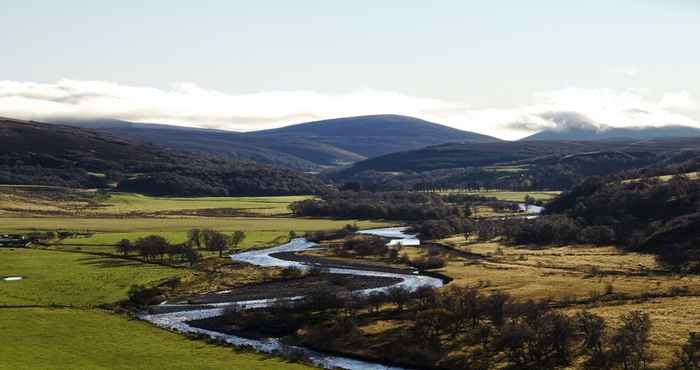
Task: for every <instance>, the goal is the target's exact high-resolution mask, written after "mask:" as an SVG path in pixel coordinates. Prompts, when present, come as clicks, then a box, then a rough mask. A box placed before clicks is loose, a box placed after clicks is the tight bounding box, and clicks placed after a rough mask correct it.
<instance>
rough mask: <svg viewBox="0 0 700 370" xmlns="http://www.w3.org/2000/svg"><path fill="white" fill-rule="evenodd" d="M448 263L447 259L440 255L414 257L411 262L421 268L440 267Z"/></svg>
mask: <svg viewBox="0 0 700 370" xmlns="http://www.w3.org/2000/svg"><path fill="white" fill-rule="evenodd" d="M446 264H447V263H446V262H445V259H444V258H442V257H438V256H431V257H427V258H426V257H421V258H417V259H414V260H412V261H411V262H410V263H409V265H410V266H413V267H415V268H417V269H419V270H432V269H439V268H443V267H445V265H446Z"/></svg>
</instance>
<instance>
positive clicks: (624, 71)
mask: <svg viewBox="0 0 700 370" xmlns="http://www.w3.org/2000/svg"><path fill="white" fill-rule="evenodd" d="M612 71H613V72H615V73H617V74H621V75H625V76H627V77H637V76H639V74H640V73H641V70H640V68H639V67H637V66H633V65H624V66H617V67H615V68H612Z"/></svg>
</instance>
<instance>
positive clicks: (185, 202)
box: [0, 185, 311, 216]
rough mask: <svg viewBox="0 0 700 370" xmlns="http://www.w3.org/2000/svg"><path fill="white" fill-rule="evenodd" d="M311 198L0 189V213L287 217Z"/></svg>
mask: <svg viewBox="0 0 700 370" xmlns="http://www.w3.org/2000/svg"><path fill="white" fill-rule="evenodd" d="M309 198H311V196H279V197H191V198H184V197H180V198H175V197H151V196H146V195H141V194H133V193H111V194H109V195H99V194H97V193H96V192H94V191H86V190H73V189H62V188H55V187H32V186H7V185H6V186H0V210H4V211H5V212H16V213H27V212H29V213H31V212H62V213H70V214H76V215H83V216H87V215H95V216H98V215H99V216H106V215H112V216H120V215H125V214H155V213H167V214H177V213H186V212H191V211H201V210H211V209H225V210H232V211H237V212H245V213H252V214H257V215H264V216H271V215H285V214H289V213H290V211H289V209H288V206H289V204H290V203H292V202H296V201H300V200H304V199H309Z"/></svg>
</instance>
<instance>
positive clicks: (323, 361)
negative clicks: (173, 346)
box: [138, 227, 443, 370]
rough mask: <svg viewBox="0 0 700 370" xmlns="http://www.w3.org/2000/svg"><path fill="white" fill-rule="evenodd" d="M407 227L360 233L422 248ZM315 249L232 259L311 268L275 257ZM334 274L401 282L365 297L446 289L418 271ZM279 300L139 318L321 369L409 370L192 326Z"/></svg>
mask: <svg viewBox="0 0 700 370" xmlns="http://www.w3.org/2000/svg"><path fill="white" fill-rule="evenodd" d="M406 231H407V228H405V227H394V228H384V229H371V230H361V231H358V234H365V235H376V236H381V237H385V238H388V239H390V241H389V243H388V245H420V240H418V239H417V238H416V237H415V236H414V235H410V234H408V233H406ZM313 248H318V245H317V244H316V243H313V242H310V241H308V240H306V239H303V238H300V239H294V240H291V241H290V242H289V243H287V244H283V245H280V246H277V247H273V248H268V249H262V250H254V251H248V252H243V253H238V254H234V255H232V256H231V259H233V260H234V261H239V262H247V263H250V264H253V265H257V266H262V267H288V266H293V267H297V268H302V269H307V268H310V267H312V266H310V265H307V264H305V263H303V262H297V261H288V260H284V259H282V258H278V257H273V256H272V255H276V254H278V253H283V252H301V251H305V250H309V249H313ZM328 272H329V273H332V274H348V275H356V276H379V277H388V278H397V279H400V282H398V283H396V284H394V285H390V286H386V287H380V288H372V289H364V290H359V291H357V292H358V293H361V294H369V293H371V292H374V291H386V290H388V289H390V288H393V287H401V288H404V289H406V290H410V291H412V290H415V289H416V288H418V287H420V286H426V285H427V286H432V287H435V288H439V287H441V286H442V284H443V282H442V280H440V279H437V278H434V277H430V276H425V275H420V274H419V273H418V271H416V272H415V273H413V274H402V273H390V272H380V271H368V270H362V269H358V268H356V267H352V268H350V267H348V268H342V267H332V268H330V269H329V270H328ZM301 298H303V297H301V296H297V297H291V298H285V299H286V300H290V299H291V300H296V299H301ZM275 301H276V299H258V300H249V301H232V302H223V303H214V304H207V305H203V306H199V307H197V308H193V307H192V306H191V305H186V304H167V303H166V304H161V305H159V306H158V307H159V308H161V309H166V310H167V311H170V312H167V313H159V314H148V313H143V314H140V315H139V316H138V317H139V318H140V319H142V320H146V321H149V322H151V323H153V324H154V325H157V326H159V327H162V328H166V329H169V330H173V331H177V332H181V333H192V334H200V335H204V336H208V337H210V338H212V339H216V340H219V341H222V342H226V343H228V344H231V345H233V346H235V347H239V348H251V349H253V350H255V351H257V352H262V353H269V354H275V353H285V352H296V353H303V354H304V357H305V358H307V359H308V360H309V361H310V362H311V363H313V364H314V365H316V366H318V367H322V368H325V369H347V370H355V369H359V370H405V369H403V368H400V367H392V366H386V365H382V364H378V363H372V362H367V361H361V360H356V359H351V358H346V357H341V356H333V355H328V354H323V353H320V352H317V351H313V350H310V349H307V348H304V347H297V346H289V345H286V344H283V343H281V342H280V341H279V340H277V339H274V338H272V339H263V340H261V339H248V338H243V337H239V336H236V335H231V334H225V333H220V332H216V331H211V330H206V329H201V328H196V327H194V326H191V325H189V322H190V321H193V320H200V319H207V318H212V317H216V316H220V315H222V314H223V313H224V310H225V309H226V307H231V306H238V307H240V308H242V309H250V308H263V307H268V306H271V305H272V304H274V303H275Z"/></svg>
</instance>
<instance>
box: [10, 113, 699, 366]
mask: <svg viewBox="0 0 700 370" xmlns="http://www.w3.org/2000/svg"><path fill="white" fill-rule="evenodd" d="M373 119H381V120H385V119H389V120H393V119H397V120H399V122H404V123H397V124H407V125H409V126H410V124H416V125H418V126H415V127H413V126H412V128H411V129H412V130H418V131H419V132H424V133H423V134H422V135H423V136H424V137H428V136H430V135H431V134H429V132H438V133H440V132H441V134H439V135H438V134H435V135H436V136H435V137H433V138H431V139H430V140H436V141H437V142H436V144H438V145H434V146H427V147H425V145H430V144H432V142H430V143H428V144H425V142H424V141H423V142H421V143H411V142H410V141H409V140H407V139H406V140H403V139H402V140H398V141H391V140H389V139H387V140H386V141H387V143H388V145H387V146H386V148H394V149H391V150H399V149H398V148H399V147H398V146H397V147H392V145H394V144H396V145H399V144H400V145H401V148H402V149H400V150H404V151H400V152H389V153H381V152H371V151H363V150H365V149H367V148H365V149H362V145H368V146H376V145H378V144H377V143H379V142H381V141H382V140H383V139H386V137H385V136H386V135H388V134H389V133H390V131H391V129H390V127H384V128H383V129H382V130H380V132H378V133H376V136H375V137H374V138H373V139H372V140H369V139H367V137H365V136H366V135H368V134H369V132H370V131H371V130H370V128H369V126H367V125H369V123H367V122H368V120H370V121H369V122H375V123H376V122H379V121H372V120H373ZM405 120H406V118H405V117H394V116H378V117H374V116H367V117H360V118H358V119H353V120H340V121H331V122H315V123H310V124H301V125H298V126H300V127H294V126H292V127H289V128H285V129H276V130H272V131H270V132H260V133H251V134H245V135H244V134H231V133H220V132H217V131H211V130H194V131H193V130H191V129H174V128H159V127H153V125H143V126H141V125H138V124H124V123H122V122H116V123H112V126H109V125H107V126H105V128H104V129H96V130H95V131H90V130H86V129H82V128H75V127H68V126H52V125H50V124H42V123H38V122H25V121H13V120H9V121H8V120H6V121H3V122H6V129H5V131H0V139H3V138H5V139H4V140H6V141H7V140H8V139H7V138H9V137H10V136H9V134H8V133H11V135H14V136H12V137H18V136H21V137H23V140H24V141H23V142H13V143H12V146H8V147H7V148H9V149H5V151H4V152H2V153H0V154H1V156H0V159H1V160H0V165H1V166H2V168H1V169H2V171H4V172H2V173H0V175H2V176H4V177H2V184H1V186H0V235H3V238H4V239H2V240H7V243H8V245H3V243H5V242H3V241H2V240H0V277H3V280H1V281H0V318H2V321H0V322H1V324H0V325H2V326H0V328H1V329H2V331H3V332H4V333H9V334H7V335H5V336H3V337H2V339H0V348H2V349H0V355H1V356H2V358H3V359H7V360H5V362H4V363H3V364H0V368H8V369H17V368H27V369H30V368H37V367H39V368H57V369H60V368H69V367H71V366H78V367H80V368H115V367H114V366H111V365H109V366H108V365H107V364H111V363H112V362H114V361H115V356H121V357H124V358H126V359H127V360H125V362H123V365H120V366H122V368H130V369H131V368H135V369H140V368H142V369H146V368H152V367H153V366H155V365H154V364H158V366H161V367H164V368H168V369H170V368H172V369H179V368H197V369H199V368H202V369H209V368H217V369H227V368H231V369H240V368H243V369H264V368H275V369H278V368H279V369H286V368H290V369H301V368H313V367H322V368H342V369H348V370H353V369H385V368H390V369H427V370H445V369H447V370H458V369H465V368H474V369H534V368H537V369H559V368H577V369H578V368H611V369H613V368H621V367H623V366H624V364H625V363H633V364H636V365H634V366H632V367H630V368H633V369H636V370H640V369H667V368H668V369H674V370H675V369H676V368H674V367H673V366H675V365H674V364H676V363H677V362H678V361H680V359H681V358H682V356H683V354H684V353H686V352H682V351H691V350H694V349H693V348H694V347H692V345H693V342H692V338H693V337H692V333H695V332H697V331H700V327H698V325H697V320H696V315H697V313H696V312H695V310H694V309H692V308H687V307H694V306H695V305H697V303H698V302H697V300H698V299H700V298H699V297H700V275H698V273H697V272H698V266H700V259H699V258H698V254H697V252H696V251H697V249H696V248H695V245H696V242H697V238H698V237H697V232H696V229H695V226H696V224H697V206H698V201H697V199H700V198H699V197H698V196H697V194H698V192H699V190H698V189H700V185H698V184H699V182H698V181H699V180H698V179H697V176H695V175H696V173H697V172H698V171H700V165H699V164H700V162H698V160H697V155H696V153H697V151H698V150H699V149H700V147H698V145H699V144H698V143H699V142H698V141H697V139H695V138H664V139H654V140H645V141H637V140H629V139H625V140H615V141H604V140H603V141H600V140H599V141H575V142H568V141H556V140H555V141H547V140H542V141H521V142H520V141H519V142H504V141H497V140H489V138H487V137H486V138H484V137H472V136H468V134H458V133H456V132H454V131H450V130H447V131H444V129H443V128H441V127H436V126H435V124H432V123H425V122H422V121H419V120H418V121H412V120H409V121H410V122H411V123H410V124H409V123H406V122H405ZM95 125H98V124H97V123H95ZM344 125H349V126H347V127H350V130H351V131H358V130H362V135H365V136H359V137H357V138H356V139H353V140H356V141H357V143H354V142H353V143H352V144H353V145H352V146H344V145H345V144H344V143H343V142H342V141H343V140H342V138H343V137H345V136H348V135H350V136H352V135H351V134H352V132H351V131H347V132H346V131H343V130H346V128H345V126H344ZM353 125H356V126H353ZM353 127H354V129H353ZM108 129H109V130H113V131H112V132H109V133H107V132H106V131H107V130H108ZM120 130H122V131H120ZM133 130H154V132H156V131H157V130H173V132H177V133H188V134H187V135H189V134H192V135H195V136H196V135H198V134H201V135H207V137H209V138H216V137H219V136H221V138H222V140H224V139H225V140H229V139H227V137H229V136H237V135H243V136H246V137H255V136H256V135H257V136H259V137H261V138H263V137H264V138H265V140H270V142H276V140H282V139H280V138H284V140H285V143H286V144H285V145H292V146H294V145H296V144H289V143H293V142H295V141H294V140H298V139H300V138H303V137H307V138H313V139H309V140H315V141H317V142H318V143H321V144H322V145H323V146H324V147H325V148H330V147H331V146H333V147H334V148H336V149H333V150H342V151H344V153H350V152H352V153H356V154H357V153H361V154H357V155H351V157H347V158H346V159H347V162H344V163H340V162H338V161H337V158H338V157H333V156H329V155H328V154H327V153H326V154H323V156H325V158H326V159H327V160H329V161H330V162H326V163H322V162H320V161H319V159H318V158H317V159H314V160H313V163H314V165H313V169H314V171H311V172H317V170H321V172H320V173H317V174H316V173H313V174H312V173H309V171H306V172H300V171H298V168H296V169H294V166H291V167H290V166H288V165H287V164H288V163H290V162H285V160H283V161H279V162H277V161H276V160H275V161H274V162H275V163H274V165H269V164H268V163H267V162H266V161H268V160H270V158H271V157H268V158H267V159H264V160H260V161H257V162H256V161H247V160H241V159H240V158H238V157H235V156H231V155H229V154H230V153H229V154H222V153H214V152H207V153H203V152H198V151H196V150H194V151H193V150H191V149H192V148H189V149H190V150H186V148H184V147H185V146H182V148H180V147H178V148H177V149H176V148H174V147H171V146H167V145H165V146H164V145H163V143H160V144H157V145H156V144H151V143H146V142H143V141H142V140H143V138H136V137H135V136H132V135H136V133H135V132H136V131H133ZM387 130H388V131H387ZM421 130H428V131H421ZM126 131H128V132H130V134H128V135H127V134H124V132H126ZM195 131H196V132H195ZM409 131H410V130H409ZM3 132H4V133H5V136H3V135H2V133H3ZM38 132H39V133H38ZM140 132H141V133H140V134H139V135H141V134H142V133H143V132H145V131H140ZM149 132H150V131H149ZM158 132H159V131H158ZM105 135H123V136H105ZM153 135H155V133H154V134H153ZM297 135H298V136H297ZM343 135H345V136H343ZM397 135H398V134H397ZM465 135H466V136H465ZM350 136H348V137H350ZM399 136H400V135H399ZM47 137H48V138H50V140H49V141H51V144H52V145H46V146H45V147H42V146H37V143H38V142H42V143H43V142H46V141H47V140H48V139H47ZM167 137H170V138H172V140H174V138H175V137H176V136H168V135H164V136H163V138H167ZM177 137H178V138H179V139H178V140H186V139H183V138H185V137H188V136H182V137H181V136H177ZM442 138H454V140H451V139H442ZM64 139H65V140H67V141H65V145H64V144H61V143H62V140H64ZM68 139H70V140H68ZM471 139H474V140H473V141H470V140H471ZM164 140H165V139H164ZM168 140H170V139H168ZM287 140H291V141H287ZM373 140H375V141H373ZM426 140H427V139H426ZM441 140H446V142H447V143H443V142H440V141H441ZM195 141H196V140H194V139H193V141H192V145H209V144H202V143H196V142H195ZM346 141H348V140H346ZM351 141H352V140H351ZM173 143H174V141H173ZM248 143H249V144H250V143H253V141H248ZM360 143H362V145H360ZM373 143H374V144H373ZM391 143H394V144H391ZM355 144H357V145H355ZM71 145H72V146H75V148H78V149H75V150H74V149H72V148H69V146H71ZM227 145H228V144H227ZM250 145H253V144H250ZM348 145H349V144H348ZM303 147H304V145H300V146H298V147H295V150H302V151H303V150H306V149H303ZM30 148H31V149H30ZM212 150H215V149H214V148H212ZM314 150H316V149H314ZM367 150H369V149H367ZM388 150H389V149H388ZM307 153H310V152H307ZM315 153H318V152H315ZM316 155H318V154H313V156H316ZM298 158H302V159H303V161H308V162H309V163H311V162H312V161H311V159H312V157H304V156H299V157H298ZM333 158H336V159H333ZM295 161H296V159H295ZM333 161H335V162H333ZM342 161H344V160H341V162H342ZM331 162H332V163H331ZM297 163H301V162H297ZM307 169H308V168H307ZM3 174H4V175H3ZM4 235H6V236H4ZM12 243H15V244H12ZM5 278H8V279H5ZM18 318H21V320H23V321H26V322H36V323H35V324H32V325H30V326H31V328H30V329H29V330H28V331H27V332H26V333H27V334H26V335H24V334H23V331H22V329H21V325H20V324H18V323H17V320H18ZM591 325H593V326H594V328H595V330H598V331H599V333H600V335H599V336H598V337H596V338H597V339H596V338H591V337H590V335H591V333H590V332H589V331H588V330H589V329H590V326H591ZM68 333H74V334H75V335H78V336H80V335H83V336H86V337H90V338H92V340H91V341H90V342H89V343H84V344H81V351H82V353H84V354H85V356H84V358H77V357H76V354H75V352H74V348H75V347H76V346H78V344H77V343H75V342H74V341H73V340H63V339H62V338H63V337H64V336H67V335H69V334H68ZM623 337H624V338H628V337H632V338H636V339H629V340H627V339H625V340H626V341H622V340H621V339H620V338H623ZM553 338H556V341H555V340H553ZM594 339H595V340H596V342H595V343H594V345H591V344H590V343H589V342H590V341H591V340H594ZM35 347H40V350H39V352H38V353H39V354H40V356H39V358H34V359H32V355H31V354H32V353H33V351H34V348H35ZM164 347H167V349H165V348H164ZM232 347H233V348H232ZM107 348H110V349H112V350H111V352H110V351H109V350H106V349H107ZM114 348H118V350H114ZM3 351H4V352H3ZM630 351H633V352H630ZM634 351H636V352H634ZM152 352H158V354H151V353H152ZM629 353H636V354H637V356H638V357H634V356H632V355H630V354H629ZM48 358H51V363H49V362H48V360H47V359H48ZM167 358H171V359H172V361H173V362H172V363H171V362H168V360H167ZM635 358H636V360H635ZM600 361H604V362H605V364H604V365H601V362H600ZM630 361H632V362H630ZM634 361H637V362H634ZM3 366H4V367H3ZM116 368H119V367H116Z"/></svg>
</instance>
